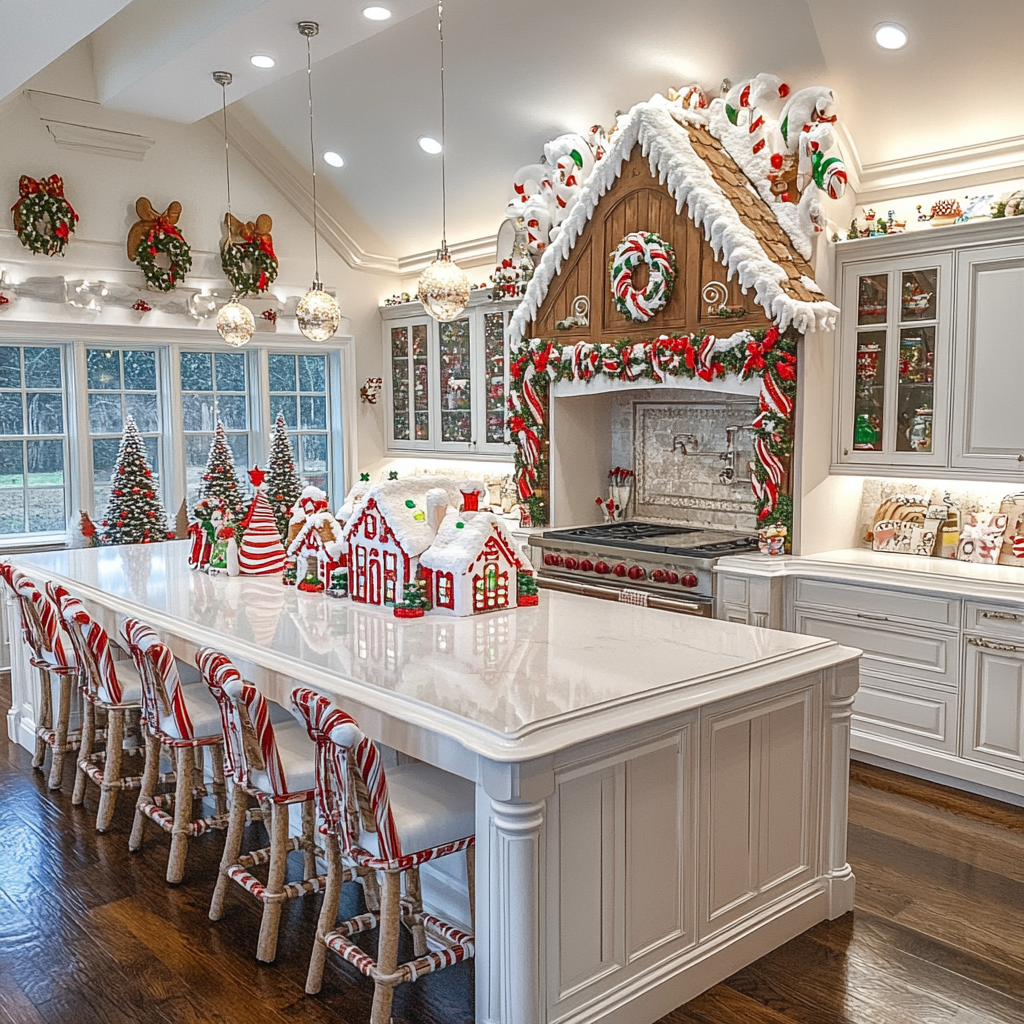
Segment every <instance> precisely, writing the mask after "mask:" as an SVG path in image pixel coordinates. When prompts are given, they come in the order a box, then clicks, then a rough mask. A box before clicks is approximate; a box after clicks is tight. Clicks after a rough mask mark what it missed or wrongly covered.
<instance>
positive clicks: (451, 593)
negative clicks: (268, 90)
mask: <svg viewBox="0 0 1024 1024" xmlns="http://www.w3.org/2000/svg"><path fill="white" fill-rule="evenodd" d="M453 583H454V579H453V577H452V574H451V573H450V572H439V573H438V574H437V605H438V607H439V608H451V607H453V605H454V604H455V589H454V586H453Z"/></svg>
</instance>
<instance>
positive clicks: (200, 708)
mask: <svg viewBox="0 0 1024 1024" xmlns="http://www.w3.org/2000/svg"><path fill="white" fill-rule="evenodd" d="M181 695H182V697H183V699H184V701H185V707H186V709H187V710H188V717H189V719H190V720H191V722H192V736H191V737H188V738H189V739H197V740H204V739H209V738H210V737H214V736H215V737H217V739H221V738H222V735H223V732H222V729H221V720H220V707H219V705H218V704H217V701H216V700H214V697H213V694H212V693H210V688H209V687H208V686H207V685H206V683H203V682H199V683H192V684H191V685H189V686H183V687H182V688H181ZM162 721H163V727H164V732H166V733H167V735H168V736H171V737H172V738H173V739H176V740H181V739H185V738H186V737H184V736H182V735H181V731H180V730H179V729H178V723H177V722H176V721H175V718H174V714H173V713H171V714H169V715H164V716H163V717H162Z"/></svg>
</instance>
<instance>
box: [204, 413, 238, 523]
mask: <svg viewBox="0 0 1024 1024" xmlns="http://www.w3.org/2000/svg"><path fill="white" fill-rule="evenodd" d="M199 497H200V498H220V500H221V501H222V502H223V503H224V510H225V512H226V514H227V516H228V518H229V519H238V518H239V517H240V516H241V514H242V507H243V506H242V492H241V489H240V488H239V486H238V477H237V476H235V457H234V455H232V453H231V445H229V444H228V439H227V435H226V434H225V433H224V424H223V423H221V422H219V421H218V423H217V428H216V430H214V432H213V441H212V442H211V443H210V455H209V458H208V459H207V460H206V472H205V473H204V474H203V483H202V486H201V487H200V488H199Z"/></svg>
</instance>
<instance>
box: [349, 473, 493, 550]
mask: <svg viewBox="0 0 1024 1024" xmlns="http://www.w3.org/2000/svg"><path fill="white" fill-rule="evenodd" d="M437 489H440V490H443V491H444V492H445V493H446V494H447V495H448V504H449V505H451V506H453V507H454V508H459V507H460V506H461V505H462V493H463V492H464V491H465V492H467V493H468V492H470V491H478V492H479V493H480V500H481V501H483V500H485V499H486V497H487V488H486V486H484V482H483V481H482V480H475V479H460V478H458V477H451V476H441V475H437V476H434V475H427V476H407V477H402V478H400V479H398V480H381V481H380V483H377V484H373V485H372V486H368V487H367V488H366V491H365V492H364V493H363V495H362V497H361V498H360V499H359V500H357V502H356V504H355V506H354V508H353V510H352V513H351V515H350V516H349V517H348V520H347V521H346V523H345V534H344V539H345V541H346V543H347V542H348V539H349V534H350V533H351V532H352V529H353V527H354V526H355V524H356V523H357V522H358V520H359V517H360V513H361V512H362V511H363V509H364V508H365V506H366V504H367V502H369V501H370V500H371V499H372V500H374V501H375V502H376V503H377V508H379V509H380V511H381V513H382V515H383V516H384V518H385V519H386V520H387V524H388V526H389V527H390V528H391V530H392V531H393V532H394V534H395V538H396V539H397V541H398V543H399V544H400V545H401V546H402V550H403V551H405V553H406V554H407V555H412V556H416V555H419V554H420V553H421V552H423V551H425V550H426V549H427V548H428V547H430V545H431V543H432V542H433V540H434V526H433V524H432V523H431V522H430V516H429V515H428V514H427V492H428V491H433V490H437ZM407 502H412V505H411V506H410V505H408V504H407ZM417 513H422V516H423V517H422V518H421V519H418V518H417V517H416V516H417Z"/></svg>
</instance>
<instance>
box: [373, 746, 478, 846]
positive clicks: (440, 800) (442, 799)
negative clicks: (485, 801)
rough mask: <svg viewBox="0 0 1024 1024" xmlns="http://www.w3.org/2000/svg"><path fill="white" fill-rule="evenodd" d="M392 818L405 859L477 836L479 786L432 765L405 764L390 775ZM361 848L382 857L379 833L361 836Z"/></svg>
mask: <svg viewBox="0 0 1024 1024" xmlns="http://www.w3.org/2000/svg"><path fill="white" fill-rule="evenodd" d="M387 780H388V796H389V797H390V799H391V815H392V817H393V818H394V820H395V827H396V828H397V829H398V836H399V839H400V840H401V843H402V853H403V854H405V855H409V854H413V853H419V852H420V850H429V849H432V848H433V847H435V846H443V845H444V844H445V843H453V842H455V841H456V840H457V839H465V838H466V836H471V835H473V834H474V833H475V832H476V786H475V785H474V784H473V783H472V782H470V781H469V780H468V779H460V778H459V776H458V775H452V774H451V773H450V772H446V771H442V770H441V769H440V768H435V767H433V765H429V764H402V765H399V766H398V767H397V768H391V769H389V770H388V773H387ZM359 845H360V846H362V847H363V849H365V850H369V851H370V853H372V854H373V855H374V856H375V857H379V856H380V849H379V847H378V845H377V833H376V832H361V833H360V835H359Z"/></svg>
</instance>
